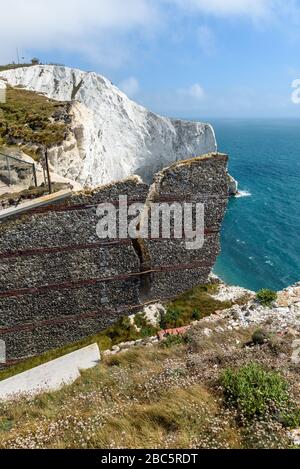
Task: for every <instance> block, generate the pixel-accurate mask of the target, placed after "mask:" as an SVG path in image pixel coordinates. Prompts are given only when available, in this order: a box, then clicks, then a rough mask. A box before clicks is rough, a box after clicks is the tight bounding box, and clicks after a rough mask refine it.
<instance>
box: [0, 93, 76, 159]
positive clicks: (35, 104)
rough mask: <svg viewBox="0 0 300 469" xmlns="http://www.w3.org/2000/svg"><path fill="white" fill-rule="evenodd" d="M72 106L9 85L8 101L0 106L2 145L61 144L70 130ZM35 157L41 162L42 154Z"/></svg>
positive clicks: (0, 138) (48, 145)
mask: <svg viewBox="0 0 300 469" xmlns="http://www.w3.org/2000/svg"><path fill="white" fill-rule="evenodd" d="M68 106H69V104H68V103H61V102H58V101H54V100H50V99H48V98H46V97H45V96H42V95H40V94H38V93H35V92H33V91H28V90H24V89H21V88H17V87H16V88H12V87H10V86H8V88H7V101H6V103H1V104H0V145H3V146H5V145H16V144H18V145H20V146H21V147H26V145H27V146H33V145H36V146H37V147H41V146H47V147H51V146H54V145H59V144H61V143H62V142H63V140H64V139H65V135H66V132H67V130H68V125H67V123H66V122H65V117H66V116H67V117H68ZM67 120H68V119H67ZM24 150H25V148H24ZM27 150H28V149H27ZM27 153H28V151H27ZM31 156H33V157H35V158H37V159H38V157H39V151H37V152H36V151H34V152H33V154H31Z"/></svg>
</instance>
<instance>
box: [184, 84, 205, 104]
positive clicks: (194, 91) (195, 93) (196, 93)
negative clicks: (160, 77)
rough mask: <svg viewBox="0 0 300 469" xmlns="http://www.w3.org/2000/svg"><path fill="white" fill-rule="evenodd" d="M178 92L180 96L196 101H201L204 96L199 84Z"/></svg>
mask: <svg viewBox="0 0 300 469" xmlns="http://www.w3.org/2000/svg"><path fill="white" fill-rule="evenodd" d="M178 92H179V94H180V95H182V96H185V97H187V98H190V99H193V100H196V101H202V99H203V98H204V96H205V92H204V89H203V88H202V86H201V85H199V83H195V84H194V85H192V86H190V87H188V88H181V89H179V90H178Z"/></svg>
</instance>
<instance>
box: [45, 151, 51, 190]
mask: <svg viewBox="0 0 300 469" xmlns="http://www.w3.org/2000/svg"><path fill="white" fill-rule="evenodd" d="M44 157H45V158H44V164H45V167H46V168H45V169H46V174H47V182H48V190H49V194H52V186H51V177H50V170H49V159H48V148H47V147H45V148H44Z"/></svg>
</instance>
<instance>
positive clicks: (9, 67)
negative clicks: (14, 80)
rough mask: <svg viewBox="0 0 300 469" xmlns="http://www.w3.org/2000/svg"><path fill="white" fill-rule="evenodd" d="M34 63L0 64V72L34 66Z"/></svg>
mask: <svg viewBox="0 0 300 469" xmlns="http://www.w3.org/2000/svg"><path fill="white" fill-rule="evenodd" d="M33 65H34V64H32V63H30V64H7V65H0V72H5V71H6V70H15V69H16V68H23V67H32V66H33Z"/></svg>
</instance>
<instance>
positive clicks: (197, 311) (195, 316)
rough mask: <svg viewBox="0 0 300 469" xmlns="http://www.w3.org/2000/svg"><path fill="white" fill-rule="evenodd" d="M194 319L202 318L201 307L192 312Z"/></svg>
mask: <svg viewBox="0 0 300 469" xmlns="http://www.w3.org/2000/svg"><path fill="white" fill-rule="evenodd" d="M192 319H193V320H194V321H199V320H200V319H201V314H200V311H199V309H194V311H193V312H192Z"/></svg>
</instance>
